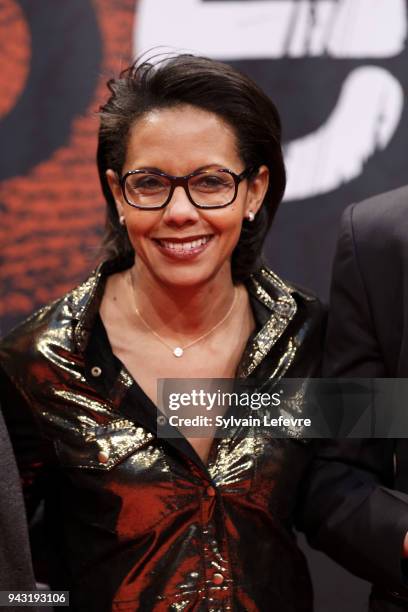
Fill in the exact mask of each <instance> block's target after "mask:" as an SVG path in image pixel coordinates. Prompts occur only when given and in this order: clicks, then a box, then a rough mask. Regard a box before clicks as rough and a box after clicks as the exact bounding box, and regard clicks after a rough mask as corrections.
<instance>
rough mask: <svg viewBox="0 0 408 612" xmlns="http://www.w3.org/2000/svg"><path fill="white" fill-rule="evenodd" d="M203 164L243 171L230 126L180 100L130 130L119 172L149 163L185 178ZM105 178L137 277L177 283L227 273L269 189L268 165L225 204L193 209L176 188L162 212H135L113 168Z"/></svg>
mask: <svg viewBox="0 0 408 612" xmlns="http://www.w3.org/2000/svg"><path fill="white" fill-rule="evenodd" d="M207 167H209V168H228V169H229V170H232V171H233V172H235V173H236V174H240V173H241V172H242V171H243V170H244V169H245V167H244V164H243V162H242V160H241V159H240V157H239V155H238V152H237V142H236V137H235V134H234V131H233V129H232V128H231V127H230V126H229V125H228V124H227V123H226V122H225V121H224V120H223V119H221V118H220V117H218V115H215V114H213V113H210V112H207V111H205V110H202V109H199V108H197V107H194V106H187V105H185V106H179V107H175V108H170V109H163V110H155V111H152V112H150V113H148V114H146V115H144V116H143V117H142V118H141V119H139V120H138V121H137V122H136V123H135V124H134V125H133V127H132V128H131V131H130V136H129V142H128V147H127V154H126V159H125V164H124V167H123V171H122V175H124V174H125V173H126V172H128V171H129V170H136V169H146V168H149V169H156V170H160V171H162V172H165V173H167V174H169V175H172V176H185V175H187V174H190V173H192V172H194V171H195V170H197V169H199V168H207ZM107 177H108V181H109V185H110V188H111V190H112V193H113V195H114V197H115V201H116V204H117V208H118V213H119V215H123V217H124V219H125V224H126V228H127V231H128V234H129V238H130V241H131V243H132V245H133V247H134V249H135V252H136V255H137V257H136V269H137V272H138V275H139V278H140V274H142V275H145V274H147V275H149V276H150V277H151V278H153V279H155V280H157V281H159V282H160V283H164V284H166V285H172V286H180V287H181V286H183V287H187V286H194V285H196V286H199V285H202V284H203V283H205V282H208V281H209V280H211V279H214V278H215V277H217V275H221V276H223V277H224V278H225V275H227V276H228V275H229V277H230V276H231V263H230V261H231V254H232V252H233V250H234V248H235V246H236V244H237V242H238V239H239V236H240V232H241V226H242V222H243V219H244V218H245V217H246V216H247V215H248V213H249V211H252V212H253V213H256V212H257V210H258V209H259V207H260V206H261V204H262V200H263V197H264V195H265V192H266V189H267V186H268V169H267V168H266V166H262V167H261V168H260V171H259V173H258V175H257V176H256V177H255V178H254V179H252V180H251V181H248V180H243V181H242V182H241V183H240V185H239V188H238V195H237V198H236V200H235V201H234V202H233V203H232V204H230V205H229V206H227V207H225V208H219V209H214V210H202V209H198V208H196V207H195V206H194V205H193V204H192V203H191V202H190V201H189V199H188V197H187V194H186V193H185V191H184V189H183V188H182V187H180V186H178V187H176V189H175V191H174V193H173V196H172V198H171V201H170V203H169V204H168V205H167V206H166V207H165V208H164V209H162V210H140V209H137V208H134V207H132V206H130V205H129V204H128V203H127V202H126V201H125V200H124V198H123V196H122V192H121V189H120V186H119V182H118V178H117V176H116V174H115V173H114V172H113V170H108V171H107ZM192 243H193V244H192Z"/></svg>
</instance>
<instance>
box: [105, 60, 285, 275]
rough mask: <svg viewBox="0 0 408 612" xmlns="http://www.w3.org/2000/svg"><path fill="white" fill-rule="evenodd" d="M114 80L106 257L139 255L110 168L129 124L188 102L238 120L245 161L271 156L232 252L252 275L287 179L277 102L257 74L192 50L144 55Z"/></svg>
mask: <svg viewBox="0 0 408 612" xmlns="http://www.w3.org/2000/svg"><path fill="white" fill-rule="evenodd" d="M107 85H108V88H109V90H110V92H111V95H110V97H109V99H108V101H107V102H106V104H104V105H103V106H101V108H100V110H99V116H100V128H99V136H98V153H97V163H98V171H99V178H100V181H101V185H102V191H103V193H104V196H105V199H106V202H107V216H106V226H105V234H104V239H103V244H102V251H103V255H104V257H105V258H108V259H111V258H114V257H129V256H133V255H134V249H133V247H132V245H131V243H130V240H129V238H128V235H127V232H126V229H125V228H124V227H123V226H122V225H121V224H120V223H119V218H118V213H117V210H116V206H115V201H114V198H113V195H112V193H111V190H110V188H109V185H108V181H107V178H106V174H105V173H106V170H107V169H108V168H112V169H113V170H114V171H115V172H117V173H118V175H119V176H121V174H122V169H123V165H124V161H125V158H126V150H127V143H128V136H129V131H130V129H131V127H132V125H133V124H134V123H135V122H136V121H137V119H139V118H140V117H142V116H143V115H144V114H146V113H148V112H149V111H152V110H156V109H161V108H166V109H167V108H172V107H176V106H179V105H184V104H188V105H192V106H196V107H198V108H200V109H204V110H206V111H209V112H211V113H215V114H216V115H218V116H219V117H221V118H222V119H223V120H224V121H226V122H227V123H228V124H229V125H230V126H231V127H232V128H233V130H234V133H235V134H236V138H237V143H238V152H239V154H240V157H241V158H242V161H243V163H244V164H245V167H252V166H256V167H259V166H261V165H262V164H265V165H266V166H267V167H268V168H269V172H270V179H269V187H268V191H267V193H266V195H265V198H264V201H263V203H262V206H261V208H260V210H259V212H258V214H257V215H256V217H255V220H254V221H253V222H248V221H247V220H244V222H243V224H242V230H241V235H240V238H239V241H238V244H237V246H236V247H235V249H234V252H233V254H232V262H231V266H232V275H233V279H234V281H235V282H239V281H243V280H245V279H246V278H247V277H248V276H249V275H250V274H251V273H252V272H254V271H255V270H256V269H257V268H258V267H259V266H260V264H261V251H262V245H263V242H264V240H265V236H266V234H267V232H268V229H269V227H270V225H271V223H272V220H273V217H274V215H275V212H276V210H277V208H278V206H279V203H280V202H281V200H282V197H283V193H284V190H285V185H286V174H285V167H284V162H283V156H282V149H281V122H280V118H279V114H278V111H277V110H276V107H275V105H274V104H273V102H272V101H271V100H270V98H268V96H267V95H266V94H265V93H264V92H263V91H262V90H261V89H260V88H259V87H258V85H256V83H254V82H253V81H252V80H251V79H250V78H248V77H247V76H245V75H243V74H241V73H240V72H238V71H237V70H234V69H233V68H231V67H230V66H228V65H227V64H223V63H221V62H217V61H214V60H212V59H208V58H205V57H197V56H194V55H188V54H180V55H171V56H165V57H164V58H163V56H154V57H153V58H150V59H147V60H138V61H136V62H135V63H134V64H132V65H131V66H130V67H129V68H127V69H126V70H124V71H123V72H121V74H120V76H119V78H117V79H111V80H109V81H108V83H107ZM249 180H250V179H249Z"/></svg>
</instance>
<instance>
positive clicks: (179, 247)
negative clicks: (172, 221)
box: [154, 235, 213, 259]
mask: <svg viewBox="0 0 408 612" xmlns="http://www.w3.org/2000/svg"><path fill="white" fill-rule="evenodd" d="M212 238H213V235H207V236H199V237H193V238H186V239H166V238H163V239H162V238H154V242H156V244H157V245H158V246H159V248H160V250H161V251H162V252H164V253H166V254H167V255H169V256H171V257H176V258H178V259H179V258H181V257H182V258H185V257H189V256H192V255H198V254H199V253H201V252H202V251H204V250H205V249H206V247H207V245H208V243H209V242H210V241H211V239H212Z"/></svg>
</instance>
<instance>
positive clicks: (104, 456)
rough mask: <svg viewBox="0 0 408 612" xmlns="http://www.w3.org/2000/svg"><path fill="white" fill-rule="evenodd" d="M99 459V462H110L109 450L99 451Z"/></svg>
mask: <svg viewBox="0 0 408 612" xmlns="http://www.w3.org/2000/svg"><path fill="white" fill-rule="evenodd" d="M98 461H99V463H108V461H109V453H108V452H107V451H99V453H98Z"/></svg>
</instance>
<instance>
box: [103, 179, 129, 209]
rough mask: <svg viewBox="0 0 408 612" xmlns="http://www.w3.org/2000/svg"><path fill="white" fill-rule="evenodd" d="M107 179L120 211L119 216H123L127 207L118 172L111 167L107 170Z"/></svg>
mask: <svg viewBox="0 0 408 612" xmlns="http://www.w3.org/2000/svg"><path fill="white" fill-rule="evenodd" d="M106 179H107V181H108V184H109V188H110V190H111V192H112V195H113V198H114V200H115V204H116V210H117V211H118V216H119V217H122V216H124V214H123V212H124V210H125V209H126V207H125V204H124V201H123V194H122V189H121V187H120V184H119V179H118V175H117V174H116V172H115V171H114V170H111V169H109V170H107V171H106Z"/></svg>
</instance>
